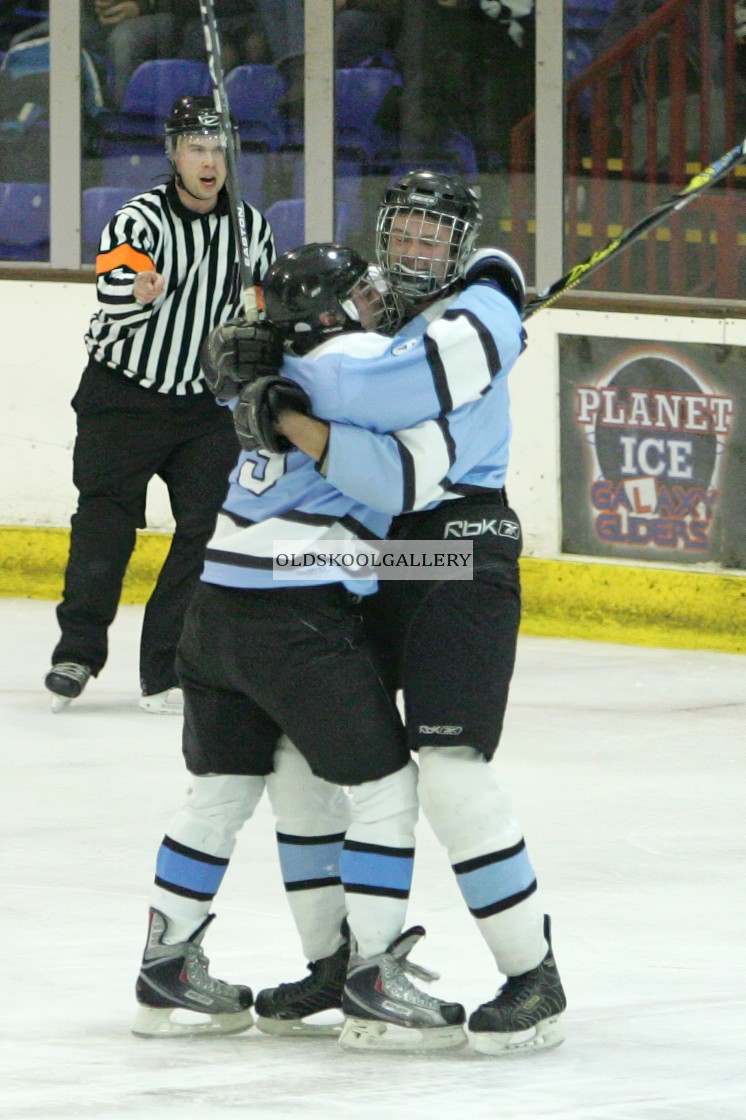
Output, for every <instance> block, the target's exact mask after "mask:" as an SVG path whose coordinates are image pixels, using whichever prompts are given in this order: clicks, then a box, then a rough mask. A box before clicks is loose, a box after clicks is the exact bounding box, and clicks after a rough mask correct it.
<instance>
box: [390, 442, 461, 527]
mask: <svg viewBox="0 0 746 1120" xmlns="http://www.w3.org/2000/svg"><path fill="white" fill-rule="evenodd" d="M447 433H448V427H447V425H446V424H445V423H442V424H441V423H440V422H438V421H437V420H427V421H425V423H424V424H417V425H416V427H414V428H406V429H405V430H404V431H400V432H396V433H394V434H395V437H396V440H397V442H398V443H399V444H400V445H402V446H403V447H404V449H405V451H406V452H407V453H408V454H407V455H405V456H403V458H404V460H405V463H404V479H405V481H404V486H405V494H406V496H405V500H404V508H406V509H422V508H423V507H424V506H426V505H428V504H429V503H430V502H438V501H440V500H441V499H442V498H444V497H445V495H446V493H447V491H446V490H445V489H444V488H443V486H441V483H442V482H444V481H445V479H446V478H447V477H448V472H449V470H450V469H451V466H452V464H453V446H452V444H451V443H450V441H449V439H448V438H447ZM409 456H411V460H410V459H409Z"/></svg>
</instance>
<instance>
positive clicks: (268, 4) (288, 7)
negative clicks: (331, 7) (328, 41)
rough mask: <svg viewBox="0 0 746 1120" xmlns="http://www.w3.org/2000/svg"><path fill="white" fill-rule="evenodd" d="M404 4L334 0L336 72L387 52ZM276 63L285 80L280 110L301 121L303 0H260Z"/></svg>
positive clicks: (259, 8) (387, 0)
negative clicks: (401, 5)
mask: <svg viewBox="0 0 746 1120" xmlns="http://www.w3.org/2000/svg"><path fill="white" fill-rule="evenodd" d="M399 4H400V0H335V11H336V16H335V23H334V44H335V64H336V66H338V67H350V66H358V65H359V64H360V63H361V62H363V61H364V60H365V59H367V58H369V57H371V56H372V55H374V54H376V52H379V51H381V50H384V49H386V48H387V47H389V46H390V45H391V44H392V42H393V31H392V29H393V27H394V26H395V19H396V15H397V13H398V9H399ZM256 6H257V11H258V13H259V16H260V18H261V21H262V25H263V27H264V35H265V38H266V40H267V43H268V44H269V50H270V54H271V58H272V62H273V63H274V65H275V66H276V67H277V69H278V70H279V71H280V73H281V74H282V75H283V77H284V78H285V82H286V85H287V91H286V93H285V94H284V96H283V97H282V98H281V100H280V108H281V110H283V111H284V112H285V114H286V115H287V116H289V117H296V118H299V117H302V116H303V82H304V65H303V62H304V53H303V52H304V37H303V0H256Z"/></svg>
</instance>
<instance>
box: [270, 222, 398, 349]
mask: <svg viewBox="0 0 746 1120" xmlns="http://www.w3.org/2000/svg"><path fill="white" fill-rule="evenodd" d="M262 288H263V301H264V310H265V312H266V315H267V318H268V319H269V320H270V322H271V323H273V324H274V326H275V327H277V329H278V330H279V331H280V332H281V333H282V334H283V335H284V336H285V338H286V340H287V341H288V342H289V343H291V344H292V347H293V349H294V350H296V351H298V352H299V353H305V352H306V351H307V350H310V349H312V348H313V347H314V346H317V345H318V344H319V343H320V342H322V341H323V340H324V339H325V338H327V337H329V336H330V335H335V334H340V333H342V332H344V331H352V330H378V331H382V332H384V333H390V332H391V331H393V330H394V329H395V328H396V326H398V324H399V322H400V320H401V314H400V310H399V305H398V302H397V301H396V299H395V297H393V296H392V295H391V293H390V292H389V291H388V287H387V286H386V285H385V284H383V282H382V280H381V278H380V275H379V274H378V270H371V268H370V266H369V264H368V262H367V261H366V260H365V259H364V257H361V256H360V254H359V253H358V252H356V251H355V250H354V249H350V248H348V247H347V246H344V245H336V244H334V243H333V242H313V243H311V244H309V245H302V246H301V247H300V248H299V249H293V250H291V251H290V252H289V253H283V254H282V256H280V257H278V258H277V260H276V261H275V262H274V264H273V265H271V266H270V268H269V269H268V270H267V273H266V275H265V277H264V280H263V282H262Z"/></svg>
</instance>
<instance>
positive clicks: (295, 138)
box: [286, 66, 402, 166]
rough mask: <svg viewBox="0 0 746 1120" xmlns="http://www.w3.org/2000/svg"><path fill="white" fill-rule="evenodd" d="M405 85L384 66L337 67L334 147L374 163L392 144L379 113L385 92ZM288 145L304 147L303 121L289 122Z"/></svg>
mask: <svg viewBox="0 0 746 1120" xmlns="http://www.w3.org/2000/svg"><path fill="white" fill-rule="evenodd" d="M401 84H402V77H401V74H399V73H397V71H396V70H387V69H384V68H382V67H373V66H355V67H352V68H350V69H347V70H337V72H336V82H335V101H334V103H335V122H334V123H335V141H334V142H335V147H336V150H337V153H338V154H339V155H340V156H341V157H343V158H346V159H353V160H357V161H361V162H362V163H364V164H365V165H368V166H370V165H372V164H373V163H374V161H375V158H376V156H377V155H378V153H379V152H380V151H381V150H382V149H383V148H386V147H390V146H391V144H392V143H393V140H392V137H390V136H387V135H386V133H385V132H384V131H383V129H382V128H381V127H380V125H378V124H376V119H375V118H376V115H377V113H378V110H379V109H380V108H381V105H382V104H383V100H384V98H385V97H386V94H387V93H388V92H389V90H390V89H392V88H393V87H394V86H400V85H401ZM286 145H287V146H288V147H293V148H302V147H303V124H302V122H301V121H295V120H292V121H288V122H287V139H286Z"/></svg>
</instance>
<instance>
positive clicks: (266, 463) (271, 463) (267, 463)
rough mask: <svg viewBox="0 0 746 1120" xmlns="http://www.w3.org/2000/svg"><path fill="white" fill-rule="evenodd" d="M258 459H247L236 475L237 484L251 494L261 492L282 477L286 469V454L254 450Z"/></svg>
mask: <svg viewBox="0 0 746 1120" xmlns="http://www.w3.org/2000/svg"><path fill="white" fill-rule="evenodd" d="M255 454H256V455H258V456H259V459H258V461H257V460H254V459H247V460H246V462H245V463H244V465H243V466H242V467H241V471H240V473H239V476H238V484H239V486H243V488H244V489H245V490H250V491H251V493H252V494H263V493H264V491H265V490H269V488H270V486H274V484H275V483H276V482H278V481H279V479H281V478H282V476H283V475H284V473H285V471H286V470H287V455H273V454H272V453H271V452H270V451H262V450H261V449H260V450H258V451H256V452H255Z"/></svg>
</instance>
